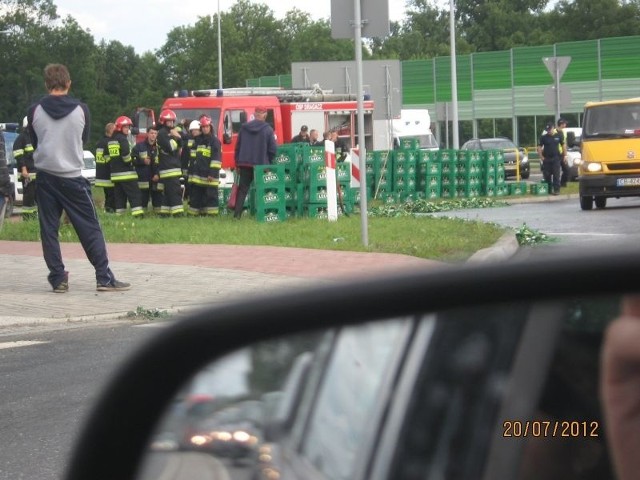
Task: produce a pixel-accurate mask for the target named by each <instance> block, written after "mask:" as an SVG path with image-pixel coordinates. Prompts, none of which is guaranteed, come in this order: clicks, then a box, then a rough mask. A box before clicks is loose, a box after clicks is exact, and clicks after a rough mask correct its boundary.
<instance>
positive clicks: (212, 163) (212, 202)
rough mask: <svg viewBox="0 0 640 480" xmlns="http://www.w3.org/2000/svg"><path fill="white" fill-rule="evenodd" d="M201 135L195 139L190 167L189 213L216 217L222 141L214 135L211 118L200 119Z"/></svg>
mask: <svg viewBox="0 0 640 480" xmlns="http://www.w3.org/2000/svg"><path fill="white" fill-rule="evenodd" d="M199 126H200V131H201V132H202V133H201V135H199V136H197V137H196V138H195V140H196V142H195V144H196V155H195V157H194V156H192V157H191V159H192V163H191V165H190V166H189V183H190V187H191V193H190V197H189V213H192V214H195V215H209V216H215V215H218V213H219V206H218V202H219V200H218V186H219V184H220V167H221V166H222V161H221V160H220V150H221V146H220V140H218V138H217V137H216V136H215V135H214V134H213V132H212V126H211V118H209V117H208V116H206V115H203V116H202V117H200V122H199Z"/></svg>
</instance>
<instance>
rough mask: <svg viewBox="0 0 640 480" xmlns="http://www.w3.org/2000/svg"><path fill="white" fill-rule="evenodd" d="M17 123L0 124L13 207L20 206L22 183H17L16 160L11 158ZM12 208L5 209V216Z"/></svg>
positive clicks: (16, 133) (16, 135)
mask: <svg viewBox="0 0 640 480" xmlns="http://www.w3.org/2000/svg"><path fill="white" fill-rule="evenodd" d="M17 130H18V124H17V123H0V131H1V132H2V135H3V136H4V147H5V153H6V157H7V167H9V177H10V179H11V183H13V185H14V189H15V190H14V197H15V198H14V199H13V201H14V205H22V183H21V182H20V181H18V169H17V165H16V159H15V158H13V142H15V140H16V138H17V137H18V132H17ZM12 210H13V208H11V209H9V208H7V214H8V215H10V214H11V211H12Z"/></svg>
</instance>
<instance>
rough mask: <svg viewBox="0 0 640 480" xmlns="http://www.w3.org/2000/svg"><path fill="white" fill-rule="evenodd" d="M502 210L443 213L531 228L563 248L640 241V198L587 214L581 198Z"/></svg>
mask: <svg viewBox="0 0 640 480" xmlns="http://www.w3.org/2000/svg"><path fill="white" fill-rule="evenodd" d="M509 202H511V204H512V206H509V207H501V208H475V209H467V210H455V211H449V212H440V213H435V214H433V215H434V216H439V217H442V216H447V217H456V218H464V219H467V220H478V221H482V222H493V223H496V224H498V225H503V226H506V227H511V228H514V229H518V228H520V227H522V226H523V224H526V225H527V226H528V227H529V228H532V229H534V230H537V231H539V232H541V233H545V234H547V235H549V236H551V237H553V238H554V239H555V240H556V241H557V243H558V244H559V245H562V246H567V247H570V246H578V245H580V246H599V245H601V244H602V243H603V242H608V243H612V242H613V243H616V242H623V243H624V242H630V241H635V242H638V241H640V198H634V197H630V198H621V199H610V200H609V201H608V203H607V208H604V209H602V210H599V209H594V210H591V211H583V210H581V209H580V203H579V200H578V198H577V195H571V196H568V195H560V196H558V197H541V199H540V201H538V202H528V203H523V204H517V203H514V202H516V201H515V200H509Z"/></svg>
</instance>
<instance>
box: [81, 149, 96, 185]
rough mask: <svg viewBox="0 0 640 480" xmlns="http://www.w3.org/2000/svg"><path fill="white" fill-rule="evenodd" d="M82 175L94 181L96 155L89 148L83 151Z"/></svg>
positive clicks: (92, 182)
mask: <svg viewBox="0 0 640 480" xmlns="http://www.w3.org/2000/svg"><path fill="white" fill-rule="evenodd" d="M82 176H83V177H84V178H86V179H87V180H89V181H90V182H91V185H93V184H94V183H96V157H95V156H94V155H93V153H91V152H90V151H89V150H85V151H84V168H83V169H82Z"/></svg>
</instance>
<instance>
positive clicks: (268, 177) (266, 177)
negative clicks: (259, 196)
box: [262, 171, 280, 183]
mask: <svg viewBox="0 0 640 480" xmlns="http://www.w3.org/2000/svg"><path fill="white" fill-rule="evenodd" d="M279 180H280V179H279V178H278V174H277V173H275V172H271V171H265V172H264V174H263V175H262V181H263V182H264V183H277V182H278V181H279Z"/></svg>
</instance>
